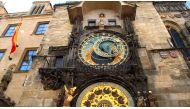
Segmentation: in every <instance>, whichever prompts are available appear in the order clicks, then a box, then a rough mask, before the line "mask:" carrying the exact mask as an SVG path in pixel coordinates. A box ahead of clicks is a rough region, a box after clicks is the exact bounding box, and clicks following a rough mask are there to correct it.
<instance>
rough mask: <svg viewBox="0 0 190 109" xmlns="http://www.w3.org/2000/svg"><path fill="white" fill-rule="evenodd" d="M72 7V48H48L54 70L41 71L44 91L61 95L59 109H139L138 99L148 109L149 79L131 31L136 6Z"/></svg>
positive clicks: (99, 4) (92, 4)
mask: <svg viewBox="0 0 190 109" xmlns="http://www.w3.org/2000/svg"><path fill="white" fill-rule="evenodd" d="M71 5H72V4H70V5H68V14H69V18H70V19H69V20H70V23H71V24H73V29H72V32H71V33H70V37H69V43H68V46H52V47H50V48H49V55H52V56H50V57H46V58H47V60H53V62H54V63H55V64H54V69H52V68H50V69H47V68H40V69H39V73H40V74H41V76H42V83H43V84H44V88H45V89H62V91H61V93H60V96H59V101H58V104H59V106H77V107H128V106H137V102H139V101H138V100H139V98H144V99H143V103H141V106H147V105H148V104H147V101H146V99H147V95H148V89H147V78H146V76H145V74H144V72H143V70H142V66H141V63H140V60H139V56H138V53H137V49H138V40H137V35H136V34H135V32H134V29H133V20H134V19H135V12H136V5H135V4H129V3H125V2H79V3H78V4H75V5H72V6H71ZM117 7H122V8H117ZM126 10H127V11H126ZM60 58H61V59H60ZM62 60H63V61H62ZM62 62H63V63H62ZM60 63H61V64H60ZM73 88H74V89H75V90H72V92H73V93H72V94H71V93H70V91H69V89H73ZM69 96H70V97H71V98H72V99H70V100H68V99H67V98H68V97H69ZM66 102H67V103H66Z"/></svg>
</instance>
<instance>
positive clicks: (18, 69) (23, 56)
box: [16, 48, 38, 73]
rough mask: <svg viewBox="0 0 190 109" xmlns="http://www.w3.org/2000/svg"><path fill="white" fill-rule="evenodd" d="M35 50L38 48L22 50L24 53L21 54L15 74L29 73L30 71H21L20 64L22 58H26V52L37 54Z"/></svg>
mask: <svg viewBox="0 0 190 109" xmlns="http://www.w3.org/2000/svg"><path fill="white" fill-rule="evenodd" d="M37 49H38V48H26V49H25V50H24V52H23V53H22V56H21V58H20V60H19V64H18V66H17V70H16V72H21V73H27V72H29V71H30V70H26V71H22V70H20V68H21V66H22V63H23V61H24V58H25V56H26V53H28V51H36V53H37ZM32 65H33V63H32ZM32 65H31V67H32Z"/></svg>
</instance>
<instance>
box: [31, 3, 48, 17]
mask: <svg viewBox="0 0 190 109" xmlns="http://www.w3.org/2000/svg"><path fill="white" fill-rule="evenodd" d="M44 7H45V6H44V5H39V6H33V8H32V10H31V12H30V14H32V15H33V14H41V13H42V11H43V9H44Z"/></svg>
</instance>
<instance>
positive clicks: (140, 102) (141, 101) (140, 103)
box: [137, 91, 144, 107]
mask: <svg viewBox="0 0 190 109" xmlns="http://www.w3.org/2000/svg"><path fill="white" fill-rule="evenodd" d="M137 95H138V97H137V107H143V104H144V97H143V96H141V92H140V91H138V92H137Z"/></svg>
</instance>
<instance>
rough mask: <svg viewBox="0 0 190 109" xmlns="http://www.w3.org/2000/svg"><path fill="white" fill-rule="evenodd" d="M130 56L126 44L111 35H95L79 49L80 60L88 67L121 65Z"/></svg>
mask: <svg viewBox="0 0 190 109" xmlns="http://www.w3.org/2000/svg"><path fill="white" fill-rule="evenodd" d="M128 54H129V48H128V46H127V44H126V42H125V41H124V40H123V39H121V38H120V37H118V36H116V35H114V34H110V33H93V34H90V35H89V36H88V37H87V38H86V39H84V40H83V41H82V43H81V45H80V48H79V52H78V55H79V58H80V59H81V61H82V62H83V63H84V64H86V65H116V64H121V63H122V62H123V61H124V60H125V59H126V58H127V57H128Z"/></svg>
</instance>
